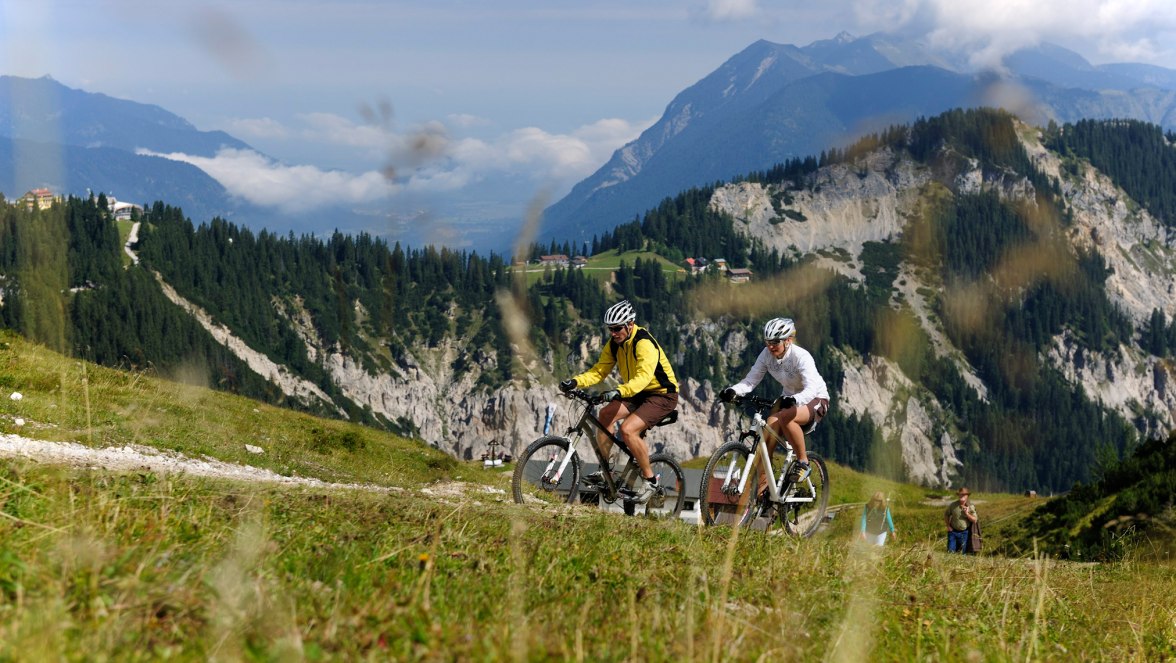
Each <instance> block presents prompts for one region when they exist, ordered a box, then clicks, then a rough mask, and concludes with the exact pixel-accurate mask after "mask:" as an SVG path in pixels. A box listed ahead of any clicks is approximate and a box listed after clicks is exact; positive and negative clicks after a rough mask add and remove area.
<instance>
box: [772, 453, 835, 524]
mask: <svg viewBox="0 0 1176 663" xmlns="http://www.w3.org/2000/svg"><path fill="white" fill-rule="evenodd" d="M808 461H809V467H810V468H811V469H812V472H811V473H810V474H809V476H808V478H807V479H805V480H804V481H801V482H800V483H799V484H797V485H796V486H795V487H789V488H788V490H789V492H790V493H791V494H790V495H789V496H788V501H786V502H785V503H784V504H777V505H775V506H776V516H777V517H776V518H774V519H773V521H772V523H770V526H775V527H781V528H783V529H784V531H786V532H787V533H788V534H792V535H794V536H800V537H803V538H807V537H810V536H812V535H813V534H816V533H817V530H818V529H820V527H821V523H823V522H825V513H826V511H827V510H828V508H829V470H828V468H826V467H825V459H824V458H821V457H820V456H819V455H817V454H814V453H810V454H809V455H808Z"/></svg>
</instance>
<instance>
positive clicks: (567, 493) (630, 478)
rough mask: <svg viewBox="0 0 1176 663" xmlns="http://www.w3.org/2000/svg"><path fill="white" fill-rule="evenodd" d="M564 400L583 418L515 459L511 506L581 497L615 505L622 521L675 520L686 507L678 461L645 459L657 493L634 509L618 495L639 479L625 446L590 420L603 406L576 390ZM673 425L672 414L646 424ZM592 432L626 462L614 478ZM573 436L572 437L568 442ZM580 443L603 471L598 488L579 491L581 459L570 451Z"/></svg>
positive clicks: (597, 399)
mask: <svg viewBox="0 0 1176 663" xmlns="http://www.w3.org/2000/svg"><path fill="white" fill-rule="evenodd" d="M564 396H566V397H568V398H571V399H575V400H579V401H582V402H583V403H584V412H583V414H581V415H580V419H579V421H577V422H576V424H575V425H574V426H572V427H571V428H568V430H567V432H566V433H564V435H565V436H564V437H559V436H555V435H548V436H545V437H541V438H539V439H538V440H535V441H534V442H532V443H531V444H530V446H528V447H527V450H526V451H524V452H523V453H522V455H520V456H519V459H518V461H517V464H516V465H515V469H514V478H513V480H512V481H511V487H512V489H513V491H514V500H515V501H516V502H518V503H520V504H522V503H524V502H527V501H532V500H536V499H539V500H543V501H548V502H568V503H572V502H575V501H576V500H577V499H578V498H581V497H582V498H583V501H585V502H589V501H595V500H599V501H600V502H601V506H603V505H604V504H613V503H615V502H616V501H617V500H618V499H620V500H622V506H623V508H624V511H625V513H626V514H628V515H633V514H635V513H638V512H641V513H644V514H645V515H647V516H651V517H655V518H677V517H678V514H680V513H681V512H682V505H683V504H684V503H685V502H686V491H685V490H684V486H685V485H686V483H685V481H686V475H685V474H684V473H683V472H682V466H681V465H679V464H678V461H676V460H674V459H673V458H672V457H671V456H670V455H669V454H665V453H656V454H652V455H650V457H649V464H650V466H651V467H652V468H653V473H654V474H655V475H656V476H657V478H658V489H657V492H656V493H655V494H654V495H653V497H651V498H649V501H648V502H647V503H645V504H636V503H634V502H632V501H630V500H626V499H624V497H623V495H622V493H621V491H622V490H632V489H633V487H634V484H635V483H636V482H637V481H639V480H640V478H641V470H640V468H639V467H638V466H637V461H635V460H634V459H633V452H632V451H630V450H629V447H628V446H626V445H625V442H624V440H622V439H620V437H619V436H616V435H613V434H612V432H611V431H609V430H607V429H606V428H605V426H604V424H602V423H600V420H599V419H597V418H596V415H595V409H596V406H598V405H600V404H601V403H603V402H604V400H603V399H601V398H600V396H597V395H594V394H590V393H588V392H586V391H583V390H581V389H573V390H571V391H569V392H567V393H566V394H564ZM677 420H678V412H677V411H674V412H671V413H669V414H668V415H666V416H665V417H663V418H662V419H661V420H660V421H657V422H655V423H653V424H651V425H650V426H649V428H654V427H656V426H667V425H669V424H672V423H674V422H675V421H677ZM648 430H649V429H648V428H647V429H646V431H643V432H642V433H641V435H642V437H644V436H645V432H647V431H648ZM597 431H601V432H603V433H604V434H606V435H611V436H612V437H613V444H615V445H616V447H617V448H618V449H620V450H621V452H622V453H623V454H624V455H626V456H628V457H629V460H628V462H626V463H625V465H624V467H623V468H622V469H621V470H620V471H619V472H617V471H616V470H613V471H611V472H610V471H607V468H608V467H609V465H608V458H606V457H605V455H604V454H603V453H601V451H600V447H599V445H598V444H597V443H596V433H597ZM573 433H574V434H575V436H574V437H569V436H572V434H573ZM585 437H586V438H587V439H588V441H589V444H590V446H591V447H592V450H593V451H595V452H596V459H597V461H598V463H599V466H600V467H601V468H602V469H604V470H605V471H604V473H603V479H604V482H603V483H602V484H601V485H599V486H592V487H590V488H589V487H585V488H583V489H581V487H580V456H581V454H580V453H577V451H576V449H577V445H578V444H579V443H580V442H581V441H583V440H584V438H585Z"/></svg>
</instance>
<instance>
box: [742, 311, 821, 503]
mask: <svg viewBox="0 0 1176 663" xmlns="http://www.w3.org/2000/svg"><path fill="white" fill-rule="evenodd" d="M795 340H796V323H794V322H793V321H792V319H791V318H772V319H771V320H769V321H768V323H767V324H766V325H764V345H765V346H766V347H764V349H763V350H762V351H761V352H760V353H759V356H758V357H756V359H755V364H754V365H753V366H752V367H751V370H750V371H748V372H747V377H745V378H743V380H742V381H740V382H739V383H737V384H734V385H732V386H730V387H727V388H726V389H724V390H723V391H722V392H720V393H719V398H720V399H721V400H723V401H730V400H732V399H733V398H735V396H743V395H745V394H747V393H750V392H751V390H752V389H755V387H756V385H758V384H759V383H760V380H763V379H764V375H766V374H769V373H770V374H771V376H772V377H773V378H776V382H779V383H780V386H781V392H780V398H778V399H777V400H776V404H775V407H773V409H772V414H771V415H770V416H769V417H768V421H767V424H768V426H770V427H771V429H772V430H773V431H774V432H775V433H776V434H777V436H779V435H783V436H784V437H785V438H786V439H787V440H788V443H789V444H791V445H792V448H793V449H795V450H796V460H797V462H796V463H795V464H793V466H792V469H791V470H789V472H788V480H789V481H791V482H793V483H795V482H798V481H803V480H804V479H805V478H807V477H808V475H809V464H808V454H807V453H806V452H805V450H804V433H805V430H806V429H807V430H810V431H811V430H812V429H813V428H814V427H815V426H816V425H817V423H818V422H820V421H821V419H823V418H825V414H826V413H827V412H828V411H829V389H828V388H827V387H826V386H825V379H824V378H822V377H821V374H820V373H818V372H817V365H816V362H814V361H813V356H812V355H811V354H809V352H808V350H805V349H804V348H802V347H800V346H799V345H796V344H795V343H794V341H795Z"/></svg>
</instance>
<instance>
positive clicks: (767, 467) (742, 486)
mask: <svg viewBox="0 0 1176 663" xmlns="http://www.w3.org/2000/svg"><path fill="white" fill-rule="evenodd" d="M743 398H744V399H745V400H744V402H749V403H751V404H752V405H753V406H754V407H755V414H753V415H752V417H751V427H750V428H749V431H750V432H754V433H755V435H756V443H755V448H754V449H752V453H751V455H749V456H748V457H747V461H746V462H745V463H744V466H743V471H742V472H740V473H738V474H736V473H735V469H736V468H735V465H736V463H735V460H734V459H732V460H731V462H730V463H729V464H728V466H727V474H726V476H725V477H724V478H723V482H722V484H721V486H720V489H721V490H722V491H723V492H724V493H726V494H735V495H746V494H747V482H748V480H749V479H750V477H751V476H752V474H753V473H754V472H753V470H754V469H755V467H756V464H757V463H762V465H763V472H765V473H766V474H767V476H768V477H769V481H768V487H767V490H768V498H769V499H770V500H771V501H772V502H773V503H775V504H791V503H802V502H812V501H813V500H814V499H816V498H815V495H816V492H815V491H814V490H812V487H813V486H812V479H811V478H805V480H804V481H805V483H807V484H808V486H809V488H810V490H809V491H808V494H807V496H800V495H797V494H796V493H797V491H796V485H795V484H794V485H791V486H789V488H788V490H785V488H784V485H785V483H786V482H787V481H786V476H785V475H786V473H787V471H788V467H789V466H790V465H791V464H792V461H793V460H795V458H796V451H795V450H794V449H793V448H792V445H791V444H789V442H788V440H787V439H786V438H784V437H781V436H779V435H777V434H776V432H775V431H773V430H772V428H771V427H770V426H768V425H767V420H766V419H764V415H763V412H762V410H763V409H764V408H765V407H766V406H770V403H767V402H765V401H762V400H761V399H757V398H754V397H743ZM740 437H742V436H740ZM771 438H774V439H771ZM775 442H781V443H783V445H784V449H785V454H784V462H783V463H782V464H781V465H782V467H781V469H780V477H779V478H778V479H777V477H776V471H775V469H774V468H773V467H772V448H773V447H774V446H775ZM734 477H738V484H737V485H733V482H734Z"/></svg>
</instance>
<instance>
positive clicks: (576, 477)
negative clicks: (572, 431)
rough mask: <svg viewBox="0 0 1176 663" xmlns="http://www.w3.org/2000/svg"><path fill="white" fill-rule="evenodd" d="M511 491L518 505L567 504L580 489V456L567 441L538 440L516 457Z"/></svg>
mask: <svg viewBox="0 0 1176 663" xmlns="http://www.w3.org/2000/svg"><path fill="white" fill-rule="evenodd" d="M511 489H512V490H513V492H514V501H515V502H518V503H519V504H524V503H526V502H546V503H550V504H558V503H564V502H566V503H569V504H570V503H572V502H574V501H575V500H576V495H577V493H578V492H579V489H580V456H579V455H578V454H576V450H575V448H574V447H573V446H572V445H571V443H570V442H568V440H567V438H563V437H555V436H548V437H541V438H539V439H538V440H535V441H534V442H532V443H531V445H530V446H528V447H527V450H526V451H524V452H523V454H522V455H521V456H519V459H518V462H517V463H516V465H515V468H514V477H513V478H512V479H511Z"/></svg>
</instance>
